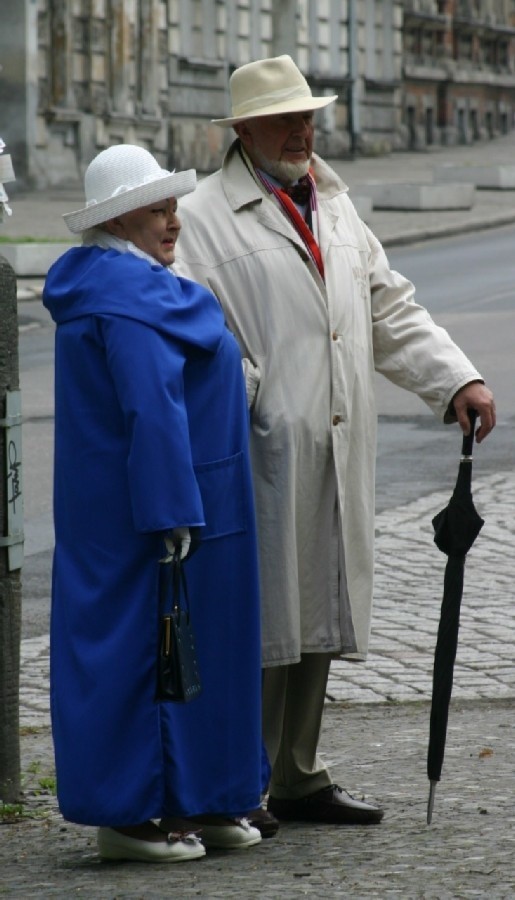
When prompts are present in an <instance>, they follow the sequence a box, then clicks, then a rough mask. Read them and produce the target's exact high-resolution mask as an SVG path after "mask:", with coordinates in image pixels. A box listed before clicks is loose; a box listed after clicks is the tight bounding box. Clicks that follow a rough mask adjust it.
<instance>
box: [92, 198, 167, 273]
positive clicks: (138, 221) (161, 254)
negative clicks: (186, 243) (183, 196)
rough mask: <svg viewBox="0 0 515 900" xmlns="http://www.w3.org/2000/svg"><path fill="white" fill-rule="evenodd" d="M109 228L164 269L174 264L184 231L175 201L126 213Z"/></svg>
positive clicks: (153, 204)
mask: <svg viewBox="0 0 515 900" xmlns="http://www.w3.org/2000/svg"><path fill="white" fill-rule="evenodd" d="M107 227H108V228H109V231H111V233H112V234H115V235H116V237H119V238H122V239H123V240H126V241H132V243H133V244H135V246H136V247H138V248H139V249H140V250H143V251H144V252H145V253H148V254H149V255H150V256H153V257H154V259H155V260H157V262H159V263H161V265H162V266H170V265H171V264H172V263H173V261H174V259H175V244H176V242H177V238H178V236H179V231H180V229H181V223H180V222H179V219H178V218H177V200H176V199H175V197H170V198H169V199H168V200H160V201H159V202H158V203H151V204H150V206H142V207H140V209H134V210H132V211H131V212H128V213H124V214H123V215H122V216H118V217H117V218H116V219H111V221H110V222H108V223H107Z"/></svg>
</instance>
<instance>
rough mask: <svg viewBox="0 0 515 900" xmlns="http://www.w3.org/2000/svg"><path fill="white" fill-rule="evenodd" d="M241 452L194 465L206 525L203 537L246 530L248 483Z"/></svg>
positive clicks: (220, 535)
mask: <svg viewBox="0 0 515 900" xmlns="http://www.w3.org/2000/svg"><path fill="white" fill-rule="evenodd" d="M243 462H244V460H243V453H241V452H240V453H236V454H235V455H234V456H228V457H227V458H226V459H217V460H215V461H214V462H209V463H201V464H199V465H196V466H195V475H196V478H197V482H198V486H199V488H200V494H201V497H202V505H203V507H204V521H205V523H206V524H205V527H204V528H203V529H202V540H203V541H205V540H210V539H212V538H219V537H224V536H226V535H229V534H238V533H241V532H244V531H246V530H247V485H246V479H245V478H244V468H243Z"/></svg>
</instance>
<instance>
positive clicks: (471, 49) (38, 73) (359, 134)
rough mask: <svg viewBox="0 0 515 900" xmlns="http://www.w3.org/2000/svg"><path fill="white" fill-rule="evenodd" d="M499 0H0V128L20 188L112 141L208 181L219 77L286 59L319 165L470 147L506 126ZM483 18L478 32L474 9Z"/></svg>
mask: <svg viewBox="0 0 515 900" xmlns="http://www.w3.org/2000/svg"><path fill="white" fill-rule="evenodd" d="M513 6H514V2H512V0H487V2H483V3H473V2H461V3H460V2H455V0H434V2H431V0H411V2H407V0H281V2H280V3H277V2H276V0H2V5H1V10H0V64H1V65H2V71H0V132H1V133H2V136H3V137H4V139H5V141H6V142H7V144H8V146H9V151H10V153H11V155H12V157H13V161H14V166H15V171H16V174H17V179H18V183H19V184H22V185H24V186H27V187H29V186H32V187H38V186H41V187H43V186H45V187H46V186H51V185H66V184H72V183H73V184H76V183H77V182H78V181H79V180H80V179H81V177H82V174H83V171H84V169H85V167H86V165H87V164H88V162H89V161H90V160H91V159H92V157H93V156H94V155H95V154H96V153H97V152H99V150H101V149H103V148H104V147H106V146H109V145H110V144H112V143H119V142H133V143H138V144H140V145H142V146H145V147H147V148H148V149H149V150H151V151H152V152H153V153H154V154H155V155H156V156H157V157H158V159H159V160H160V162H161V164H162V165H165V166H166V167H173V166H177V168H185V167H195V168H196V169H198V170H199V172H208V171H212V170H213V169H215V168H216V167H217V166H218V165H219V163H220V161H221V159H222V156H223V153H224V151H225V149H226V147H227V145H228V143H229V141H230V140H231V139H232V131H230V130H227V129H221V128H218V127H217V126H214V125H212V124H211V121H210V120H211V119H212V118H216V117H223V116H225V115H227V114H228V113H229V112H230V102H229V94H228V81H229V76H230V74H231V72H232V71H234V69H235V68H236V67H237V66H239V65H242V64H243V63H246V62H249V61H250V60H252V59H257V58H260V57H265V56H275V55H278V54H280V53H289V54H290V55H291V56H292V57H293V58H294V59H295V60H296V62H297V63H298V65H299V67H300V68H301V70H302V71H303V72H304V74H305V75H306V77H307V79H308V81H309V82H310V84H311V86H312V89H313V91H314V92H315V93H317V94H323V93H328V94H337V95H338V101H337V103H335V104H331V105H330V106H329V107H327V108H326V109H325V110H323V111H321V112H319V113H317V118H316V127H317V148H318V149H319V150H320V152H322V153H323V154H325V155H330V156H345V155H348V154H352V153H356V152H358V153H382V152H388V151H390V150H391V149H401V148H404V147H408V146H411V147H424V146H426V145H427V144H430V143H432V142H436V141H440V140H445V141H457V140H459V139H463V140H472V139H475V138H476V137H483V136H484V135H485V134H495V133H497V132H498V131H499V130H508V129H510V128H511V127H512V124H513V86H514V82H513V62H514V37H513V34H514V32H513V27H512V26H513V24H514V23H513V13H512V12H511V10H512V9H513ZM483 7H488V9H489V12H488V16H489V18H488V20H487V19H485V15H483V12H482V11H481V16H483V18H479V17H478V8H481V10H482V8H483Z"/></svg>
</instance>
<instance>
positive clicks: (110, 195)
mask: <svg viewBox="0 0 515 900" xmlns="http://www.w3.org/2000/svg"><path fill="white" fill-rule="evenodd" d="M196 185H197V173H196V172H195V169H187V170H185V171H184V172H175V170H174V171H173V172H169V171H168V170H167V169H162V168H161V166H160V165H159V163H158V162H157V160H156V159H154V157H153V156H152V154H151V153H149V151H148V150H145V149H144V148H143V147H137V146H135V145H134V144H117V145H116V146H114V147H108V148H107V150H102V152H101V153H99V154H98V156H95V158H94V159H93V160H92V162H90V164H89V166H88V168H87V169H86V174H85V176H84V191H85V194H86V206H85V207H83V209H77V210H75V212H70V213H65V215H64V216H63V219H64V221H65V222H66V224H67V226H68V228H69V229H70V231H72V232H73V233H74V234H78V233H79V232H81V231H86V229H87V228H93V226H94V225H100V224H101V223H103V222H108V221H109V219H114V218H116V216H121V215H123V214H124V213H127V212H130V211H131V210H133V209H139V208H140V207H141V206H148V205H149V204H150V203H157V202H158V201H160V200H165V199H167V198H169V197H183V196H184V194H189V193H190V192H191V191H194V190H195V188H196Z"/></svg>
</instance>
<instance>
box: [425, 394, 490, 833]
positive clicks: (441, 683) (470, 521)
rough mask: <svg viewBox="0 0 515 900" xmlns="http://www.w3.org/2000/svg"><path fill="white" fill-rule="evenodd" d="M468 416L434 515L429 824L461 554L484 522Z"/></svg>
mask: <svg viewBox="0 0 515 900" xmlns="http://www.w3.org/2000/svg"><path fill="white" fill-rule="evenodd" d="M469 419H470V433H469V435H468V436H464V437H463V446H462V449H461V460H460V468H459V471H458V478H457V480H456V486H455V488H454V492H453V495H452V497H451V499H450V501H449V504H448V506H446V508H445V509H443V510H442V511H441V512H439V513H438V515H436V516H435V517H434V519H433V528H434V530H435V537H434V540H435V544H436V545H437V547H438V549H439V550H441V551H442V553H446V554H447V557H448V558H447V564H446V567H445V578H444V590H443V600H442V609H441V613H440V624H439V626H438V637H437V641H436V649H435V659H434V668H433V695H432V699H431V719H430V725H429V747H428V751H427V776H428V778H429V781H430V782H431V784H430V788H429V800H428V804H427V824H428V825H429V824H430V823H431V818H432V815H433V805H434V798H435V790H436V784H437V782H438V781H440V775H441V772H442V765H443V757H444V751H445V738H446V734H447V719H448V715H449V703H450V699H451V692H452V678H453V671H454V661H455V659H456V649H457V646H458V630H459V627H460V606H461V597H462V594H463V573H464V569H465V557H466V555H467V553H468V551H469V550H470V548H471V547H472V544H473V543H474V541H475V539H476V538H477V536H478V534H479V532H480V531H481V528H482V527H483V525H484V521H483V519H482V518H481V516H479V515H478V513H477V511H476V508H475V506H474V503H473V501H472V493H471V489H470V484H471V475H472V446H473V443H474V425H475V421H476V413H475V411H472V410H469Z"/></svg>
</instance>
